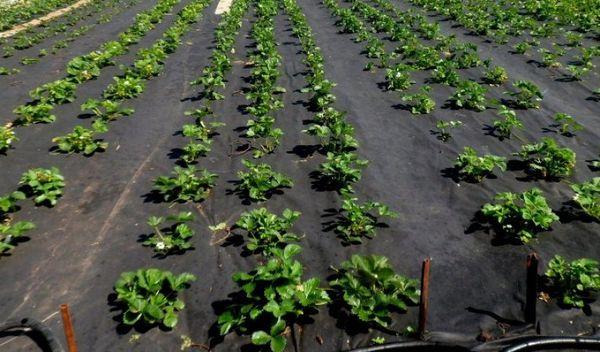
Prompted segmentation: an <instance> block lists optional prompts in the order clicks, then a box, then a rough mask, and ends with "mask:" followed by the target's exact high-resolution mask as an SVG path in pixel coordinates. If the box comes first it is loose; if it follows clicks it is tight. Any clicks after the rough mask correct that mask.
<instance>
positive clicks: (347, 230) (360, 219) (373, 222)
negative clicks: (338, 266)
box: [335, 195, 397, 244]
mask: <svg viewBox="0 0 600 352" xmlns="http://www.w3.org/2000/svg"><path fill="white" fill-rule="evenodd" d="M339 213H340V217H339V218H338V220H337V222H336V224H335V225H336V226H335V232H336V233H337V234H338V235H339V236H340V238H341V239H342V241H343V242H344V244H360V243H362V240H363V237H366V238H373V237H375V235H376V233H375V229H376V227H377V225H378V220H379V219H378V216H379V217H383V216H387V217H396V216H397V214H396V213H394V212H392V211H391V210H390V209H389V208H388V206H387V205H384V204H381V203H379V202H365V203H363V204H359V203H358V198H352V197H351V196H349V195H345V196H344V200H343V203H342V208H341V209H340V212H339Z"/></svg>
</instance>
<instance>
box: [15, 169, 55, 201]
mask: <svg viewBox="0 0 600 352" xmlns="http://www.w3.org/2000/svg"><path fill="white" fill-rule="evenodd" d="M19 184H20V185H21V186H22V189H23V191H24V193H25V194H26V195H28V196H33V197H35V198H34V199H33V201H34V203H35V204H37V205H40V204H44V203H48V204H50V205H51V206H55V205H56V203H57V202H58V198H60V197H61V196H62V191H63V188H64V187H65V179H64V177H63V176H62V175H61V174H60V171H59V170H58V168H56V167H52V168H50V169H42V168H37V169H31V170H28V171H27V172H25V173H24V174H23V176H21V181H20V182H19Z"/></svg>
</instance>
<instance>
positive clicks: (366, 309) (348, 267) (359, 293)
mask: <svg viewBox="0 0 600 352" xmlns="http://www.w3.org/2000/svg"><path fill="white" fill-rule="evenodd" d="M330 285H331V287H332V288H334V289H335V290H336V292H337V293H338V295H339V296H340V297H341V298H342V299H343V301H344V303H345V304H346V305H347V306H348V307H349V308H350V311H351V312H352V315H354V316H356V317H358V319H360V320H361V321H363V322H366V323H371V324H374V325H376V326H380V327H383V328H388V327H389V326H390V324H391V323H392V317H391V313H392V312H393V311H398V312H404V311H406V310H407V308H408V305H414V304H417V303H418V302H419V296H420V294H421V291H420V290H419V288H418V281H417V280H414V279H408V278H406V277H403V276H401V275H398V274H396V273H395V272H394V270H393V268H392V266H391V265H390V263H389V260H388V258H386V257H383V256H378V255H367V256H362V255H353V256H352V257H351V258H350V260H349V261H346V262H343V263H342V268H341V269H340V270H339V271H337V277H336V278H335V280H333V281H331V282H330Z"/></svg>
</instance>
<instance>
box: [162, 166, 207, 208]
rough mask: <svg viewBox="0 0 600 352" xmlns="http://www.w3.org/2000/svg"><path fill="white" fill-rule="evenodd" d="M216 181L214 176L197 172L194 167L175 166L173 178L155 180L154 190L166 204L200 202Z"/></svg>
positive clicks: (202, 171)
mask: <svg viewBox="0 0 600 352" xmlns="http://www.w3.org/2000/svg"><path fill="white" fill-rule="evenodd" d="M216 179H217V175H216V174H213V173H210V172H208V171H207V170H197V169H196V167H195V166H188V167H187V168H181V167H178V166H176V167H175V168H174V170H173V177H168V176H159V177H158V178H156V180H155V181H154V189H155V190H156V191H157V192H158V194H160V195H161V196H162V198H163V200H164V201H166V202H189V201H192V202H201V201H203V200H204V199H206V198H207V197H208V195H209V194H210V190H211V189H212V188H213V187H214V186H215V181H216Z"/></svg>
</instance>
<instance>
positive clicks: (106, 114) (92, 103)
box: [81, 99, 135, 122]
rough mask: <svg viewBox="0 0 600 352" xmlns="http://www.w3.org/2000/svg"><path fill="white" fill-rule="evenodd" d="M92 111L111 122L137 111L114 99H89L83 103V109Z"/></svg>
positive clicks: (101, 118)
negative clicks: (123, 105)
mask: <svg viewBox="0 0 600 352" xmlns="http://www.w3.org/2000/svg"><path fill="white" fill-rule="evenodd" d="M88 110H89V111H91V112H92V113H93V114H94V116H95V117H96V118H97V119H99V120H102V121H105V122H111V121H115V120H117V119H119V118H120V117H123V116H129V115H131V114H133V113H134V112H135V110H134V109H130V108H124V107H122V106H121V102H119V101H112V100H97V99H88V100H86V102H85V103H83V104H81V111H88Z"/></svg>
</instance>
